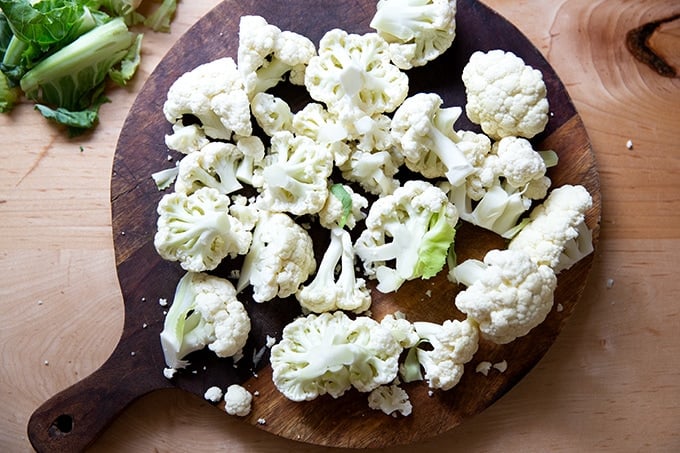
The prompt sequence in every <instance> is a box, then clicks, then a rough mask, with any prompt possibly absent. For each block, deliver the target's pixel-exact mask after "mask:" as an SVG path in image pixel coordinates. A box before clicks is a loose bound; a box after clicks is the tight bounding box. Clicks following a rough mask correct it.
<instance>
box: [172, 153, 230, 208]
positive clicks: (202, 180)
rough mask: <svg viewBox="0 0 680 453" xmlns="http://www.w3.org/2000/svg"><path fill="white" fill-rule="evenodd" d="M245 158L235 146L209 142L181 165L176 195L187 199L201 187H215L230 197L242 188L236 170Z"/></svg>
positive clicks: (186, 158)
mask: <svg viewBox="0 0 680 453" xmlns="http://www.w3.org/2000/svg"><path fill="white" fill-rule="evenodd" d="M241 160H243V154H242V153H241V152H240V151H239V149H238V148H237V147H236V145H233V144H231V143H224V142H210V143H208V144H207V145H205V146H204V147H203V148H201V149H200V150H199V151H197V152H193V153H191V154H188V155H187V156H186V157H184V158H183V159H182V160H181V161H180V162H179V172H178V174H177V180H176V181H175V192H182V193H185V194H187V195H190V194H192V193H194V192H195V191H196V190H198V189H200V188H201V187H212V188H213V189H216V190H217V191H219V192H220V193H222V194H225V195H226V194H230V193H232V192H235V191H237V190H239V189H241V188H243V185H242V184H241V183H240V182H239V181H238V180H237V179H236V169H237V168H238V165H239V163H240V161H241Z"/></svg>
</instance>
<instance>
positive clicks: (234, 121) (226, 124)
mask: <svg viewBox="0 0 680 453" xmlns="http://www.w3.org/2000/svg"><path fill="white" fill-rule="evenodd" d="M163 114H164V115H165V118H166V119H167V120H168V121H169V122H170V123H172V124H176V123H178V122H182V120H183V118H184V117H185V116H191V117H194V118H196V119H197V120H198V121H199V123H200V127H201V128H202V130H203V132H204V133H205V135H206V136H208V137H210V138H213V139H219V140H230V139H231V137H232V135H233V134H238V135H250V134H251V133H252V130H253V129H252V124H251V121H250V104H249V100H248V95H247V94H246V92H245V89H244V85H243V79H242V77H241V75H240V74H239V72H238V69H237V68H236V63H235V62H234V60H233V59H232V58H229V57H226V58H219V59H217V60H213V61H210V62H208V63H204V64H202V65H199V66H197V67H196V68H194V69H192V70H191V71H188V72H185V73H184V74H182V75H181V76H179V78H177V80H175V82H174V83H173V84H172V85H171V86H170V88H169V89H168V95H167V99H166V100H165V103H164V104H163Z"/></svg>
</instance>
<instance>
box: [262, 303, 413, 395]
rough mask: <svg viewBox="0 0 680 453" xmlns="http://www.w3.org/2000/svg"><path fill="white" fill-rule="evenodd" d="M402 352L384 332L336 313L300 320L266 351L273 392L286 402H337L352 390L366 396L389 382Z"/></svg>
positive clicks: (359, 319) (371, 322)
mask: <svg viewBox="0 0 680 453" xmlns="http://www.w3.org/2000/svg"><path fill="white" fill-rule="evenodd" d="M401 351H402V348H401V347H400V346H399V344H398V343H397V341H396V340H394V338H393V337H392V334H391V333H390V331H389V330H388V329H385V328H384V327H382V326H381V325H380V324H379V323H378V322H377V321H375V320H373V319H371V318H368V317H366V316H359V317H357V318H356V319H354V320H352V319H351V318H349V317H348V316H347V315H346V314H344V313H343V312H341V311H338V312H335V313H330V312H325V313H322V314H319V315H316V314H310V315H307V316H305V317H300V318H298V319H296V320H295V321H293V322H292V323H290V324H288V325H287V326H286V327H285V328H284V329H283V336H282V339H281V341H280V342H279V343H277V344H275V345H274V346H273V347H272V349H271V366H272V370H273V380H274V384H275V386H276V388H277V389H278V390H279V391H280V392H281V393H283V395H285V396H286V397H287V398H288V399H291V400H293V401H305V400H307V401H308V400H312V399H315V398H317V397H318V396H319V395H324V394H329V395H331V396H332V397H333V398H338V397H340V396H341V395H343V394H344V393H345V392H346V391H347V390H349V389H350V388H352V387H354V388H356V389H357V390H359V391H360V392H370V391H372V390H374V389H375V388H377V387H379V386H381V385H385V384H388V383H390V382H392V381H393V380H394V378H395V377H396V376H397V372H398V359H399V354H400V353H401Z"/></svg>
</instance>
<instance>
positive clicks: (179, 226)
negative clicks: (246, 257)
mask: <svg viewBox="0 0 680 453" xmlns="http://www.w3.org/2000/svg"><path fill="white" fill-rule="evenodd" d="M230 203H231V200H230V199H229V196H227V195H223V194H221V193H219V192H218V191H217V190H216V189H213V188H210V187H204V188H201V189H198V190H197V191H195V192H194V193H192V194H191V195H186V194H184V193H180V192H173V193H170V194H166V195H164V196H163V198H161V200H160V202H159V203H158V208H157V212H158V216H159V217H158V221H157V231H156V234H155V236H154V246H155V248H156V251H157V252H158V254H159V255H160V256H161V257H162V258H163V259H166V260H169V261H179V263H180V265H181V266H182V268H183V269H184V270H187V271H193V272H202V271H206V270H212V269H215V268H216V267H217V265H218V264H220V262H221V261H222V259H224V258H225V257H227V256H232V257H233V256H236V255H242V254H245V253H246V252H247V251H248V248H249V247H250V242H251V240H252V232H251V231H250V230H249V229H247V228H246V227H245V226H244V225H243V223H241V222H240V221H239V220H238V219H237V218H235V217H233V216H232V215H230V214H229V205H230Z"/></svg>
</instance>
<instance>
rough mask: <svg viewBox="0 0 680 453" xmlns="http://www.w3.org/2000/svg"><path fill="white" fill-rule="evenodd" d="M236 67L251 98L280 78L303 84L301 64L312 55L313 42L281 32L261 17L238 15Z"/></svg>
mask: <svg viewBox="0 0 680 453" xmlns="http://www.w3.org/2000/svg"><path fill="white" fill-rule="evenodd" d="M237 53H238V57H237V61H238V69H239V71H240V72H241V74H242V76H243V79H244V81H245V82H244V84H245V88H246V92H247V93H248V96H249V97H250V98H251V99H252V98H253V96H255V95H256V94H257V93H260V92H263V91H267V90H269V89H270V88H273V87H274V86H276V85H277V84H278V83H279V82H281V81H282V80H284V78H285V76H286V75H288V80H289V81H290V82H291V83H292V84H295V85H303V84H304V73H305V66H306V65H307V63H308V62H309V59H310V58H312V57H313V56H314V55H315V54H316V48H315V47H314V43H313V42H312V41H310V40H309V39H308V38H307V37H305V36H302V35H300V34H297V33H294V32H292V31H281V29H280V28H278V27H277V26H275V25H271V24H269V23H267V21H266V19H264V18H263V17H261V16H241V20H240V24H239V43H238V51H237Z"/></svg>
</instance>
